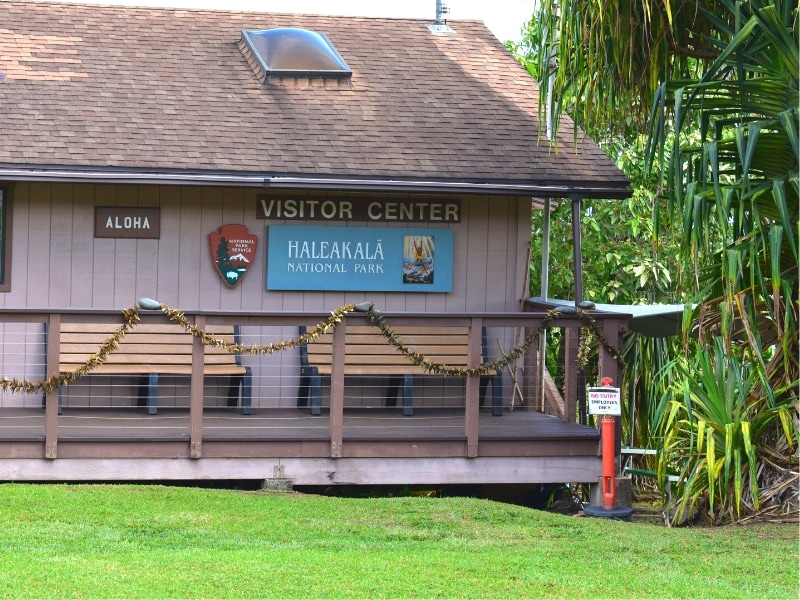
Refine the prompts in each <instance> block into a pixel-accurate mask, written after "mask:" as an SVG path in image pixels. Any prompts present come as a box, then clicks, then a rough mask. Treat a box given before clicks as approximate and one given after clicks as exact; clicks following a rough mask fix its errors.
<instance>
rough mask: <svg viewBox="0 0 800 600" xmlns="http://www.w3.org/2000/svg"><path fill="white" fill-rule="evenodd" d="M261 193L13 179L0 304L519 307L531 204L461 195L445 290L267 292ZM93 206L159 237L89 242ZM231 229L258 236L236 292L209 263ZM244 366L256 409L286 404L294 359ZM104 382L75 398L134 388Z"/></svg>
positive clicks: (429, 388) (431, 384)
mask: <svg viewBox="0 0 800 600" xmlns="http://www.w3.org/2000/svg"><path fill="white" fill-rule="evenodd" d="M259 193H261V190H257V189H234V188H213V187H200V186H185V187H177V186H134V185H120V186H117V185H111V184H97V185H89V184H27V183H21V184H19V185H17V186H15V190H14V214H13V219H14V220H13V225H12V226H13V228H14V231H13V238H12V239H13V244H14V249H13V252H12V257H13V260H14V263H13V265H12V289H11V291H10V292H8V293H3V294H0V306H4V307H7V308H75V309H86V308H95V309H106V310H122V309H125V308H127V307H129V306H131V305H133V304H134V303H135V302H136V300H138V299H139V298H142V297H149V298H154V299H156V300H158V301H160V302H163V303H165V304H167V305H168V306H170V307H173V308H177V309H180V310H183V311H185V312H191V311H193V310H197V309H202V310H225V311H237V310H244V311H253V310H256V311H258V310H260V311H264V312H280V311H324V312H327V311H331V310H334V309H336V308H338V307H340V306H342V305H344V304H347V303H350V302H362V301H365V300H368V301H371V302H374V303H375V305H376V307H377V308H378V309H379V310H382V311H384V312H404V311H409V312H412V311H420V312H423V311H424V312H462V311H477V312H482V311H491V312H495V311H506V310H509V311H517V310H519V307H520V304H519V300H520V296H521V294H522V293H523V292H522V290H523V289H524V282H525V277H526V274H527V262H526V257H527V247H528V241H529V235H530V234H529V227H530V225H529V223H530V218H529V214H530V200H529V199H524V198H519V199H517V198H505V197H491V198H485V197H475V196H465V197H463V198H462V199H461V203H462V215H463V216H462V221H461V222H460V223H455V224H452V225H451V228H452V229H453V232H454V257H453V266H454V282H453V291H452V292H451V293H447V294H443V293H436V294H425V293H409V294H403V293H398V292H390V293H383V292H370V293H364V292H358V291H353V292H297V291H292V292H274V291H267V290H265V281H266V255H267V231H268V226H269V225H270V224H272V223H273V222H272V221H264V220H260V219H257V218H256V210H255V205H256V200H257V196H258V194H259ZM95 206H131V207H136V206H139V207H142V206H147V207H158V208H159V209H160V219H161V223H160V226H161V236H160V239H157V240H148V239H114V238H94V209H95ZM231 223H239V224H242V225H245V226H246V227H247V228H248V230H249V231H250V232H251V233H253V234H255V235H257V236H258V238H259V242H258V248H257V253H256V259H255V261H254V262H253V264H252V265H251V268H250V270H249V271H248V273H247V275H246V277H245V278H244V279H243V281H242V282H241V283H240V284H239V285H238V286H236V287H235V288H233V289H231V288H228V287H227V286H225V285H224V283H223V282H222V281H221V279H220V277H219V275H218V274H217V272H216V270H215V268H214V266H213V264H212V257H211V252H210V248H209V237H208V236H209V234H210V233H211V232H213V231H216V230H217V229H218V228H219V227H220V226H222V225H226V224H231ZM295 224H297V223H295ZM309 224H311V223H309ZM365 225H366V223H363V222H353V223H346V222H345V223H337V226H365ZM389 226H392V227H402V226H403V225H402V224H393V225H389ZM420 227H422V228H424V227H427V226H426V225H421V226H420ZM430 227H431V228H432V229H435V226H430ZM296 335H297V332H296V329H295V328H292V327H284V328H271V329H270V328H264V329H262V330H261V331H259V332H257V333H256V334H255V335H254V336H252V338H253V339H250V340H248V342H249V343H258V344H264V343H269V342H272V341H279V340H281V339H288V338H292V337H295V336H296ZM501 335H503V334H501ZM503 339H504V343H505V344H507V347H510V346H511V345H512V341H513V339H512V338H508V337H507V336H506V337H504V338H503ZM496 345H497V344H496V342H495V338H494V337H492V339H491V343H490V346H491V347H492V349H491V354H492V355H495V354H496V353H497V348H496ZM245 360H246V361H247V364H249V365H251V366H252V367H253V376H254V385H258V386H260V388H259V390H258V391H256V390H254V406H256V407H258V406H260V405H262V403H267V404H268V405H269V406H293V405H294V403H295V399H296V393H297V376H298V358H297V353H296V352H286V353H279V354H278V355H273V356H271V357H246V359H245ZM0 363H2V361H0ZM2 366H3V365H2V364H0V367H2ZM117 383H119V382H117ZM110 385H111V383H110V382H108V383H106V382H104V381H102V380H98V381H97V382H96V385H93V386H82V387H81V388H78V387H76V388H74V390H72V393H73V394H75V395H76V402H79V403H80V402H87V403H89V404H91V405H95V404H97V403H103V402H107V401H108V396H109V394H110V393H111V391H114V392H115V393H116V392H119V393H127V394H132V393H133V391H134V390H133V387H132V382H129V383H127V384H125V386H123V387H126V390H122V389H114V390H112V388H111V387H109V386H110ZM442 385H444V384H442V383H441V382H436V381H433V380H431V381H426V382H424V383H423V382H421V385H420V387H419V390H418V393H419V397H420V399H424V398H426V397H428V396H430V397H431V398H439V397H440V396H441V395H442V392H441V387H442ZM184 387H185V384H184V382H176V383H175V384H174V385H172V384H170V383H169V382H166V381H165V388H164V393H165V395H169V394H172V395H175V396H178V397H181V396H182V395H183V394H185V393H186V392H185V390H184V389H183V388H184ZM347 393H348V394H349V396H348V399H347V401H348V402H354V403H356V404H358V403H364V402H366V403H368V402H373V401H374V400H371V399H370V398H369V397H367V396H368V394H369V393H370V392H364V391H358V392H354V391H352V390H349V389H348V390H347ZM381 393H383V391H381ZM352 394H355V395H352ZM458 395H460V393H459V394H458ZM78 396H82V397H81V398H78ZM439 401H441V400H439ZM459 401H460V400H459Z"/></svg>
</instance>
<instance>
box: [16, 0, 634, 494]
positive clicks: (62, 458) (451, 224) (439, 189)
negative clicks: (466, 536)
mask: <svg viewBox="0 0 800 600" xmlns="http://www.w3.org/2000/svg"><path fill="white" fill-rule="evenodd" d="M538 93H539V92H538V90H537V86H536V84H535V82H534V81H533V80H532V78H531V77H530V76H529V75H528V73H527V72H526V71H525V69H524V68H523V67H521V66H520V65H519V64H518V63H517V61H516V60H515V59H514V57H513V56H512V55H511V54H510V53H509V52H508V51H507V50H506V49H505V48H504V46H503V45H502V44H501V43H500V41H498V40H497V39H496V38H495V37H494V36H493V35H492V34H491V33H490V32H489V31H488V29H487V28H486V27H485V26H484V25H483V24H482V23H480V22H477V21H467V20H465V21H456V22H449V23H435V22H434V20H433V19H431V20H430V21H428V20H424V19H419V20H413V19H376V18H357V17H328V16H311V15H293V14H267V13H252V12H251V13H242V12H224V11H206V10H177V9H157V8H132V7H111V6H95V5H80V4H58V3H53V2H36V1H28V2H15V1H4V2H2V3H0V139H2V144H0V204H1V208H2V210H1V211H0V216H1V221H0V234H1V235H2V243H1V244H0V248H2V256H0V378H1V379H0V383H2V390H0V481H126V480H149V481H153V480H156V481H158V480H265V479H270V478H281V479H290V480H291V481H292V482H293V483H294V485H297V486H316V485H343V484H356V485H382V484H387V485H388V484H408V485H447V484H478V485H489V484H526V483H531V484H532V483H547V482H596V481H597V478H598V477H599V475H600V470H601V460H600V457H599V432H598V431H597V430H596V429H594V428H592V427H589V426H586V425H583V424H580V423H578V422H577V418H576V414H577V413H576V407H575V398H576V397H577V392H578V389H577V386H578V383H577V382H578V379H577V376H576V372H577V363H576V356H577V344H576V343H575V340H577V332H578V330H579V329H580V327H582V326H586V323H587V316H586V315H590V318H591V321H592V322H593V323H595V325H596V327H597V330H598V331H599V332H601V333H602V335H603V336H604V337H605V338H606V339H607V340H608V341H609V342H610V345H611V347H617V348H618V347H620V343H619V341H620V337H621V332H622V331H623V329H624V326H625V322H626V315H621V314H613V313H603V312H601V311H594V310H591V311H589V312H588V313H584V312H582V311H576V310H575V309H574V308H573V309H572V310H568V309H565V308H563V307H562V308H560V309H559V310H558V311H556V312H553V311H550V308H552V307H549V306H547V305H546V304H544V305H539V304H535V303H532V302H530V301H529V300H528V274H529V244H530V235H531V231H530V220H531V210H532V205H533V203H534V201H536V200H543V199H553V200H554V201H567V202H572V204H573V209H574V214H575V215H579V214H580V211H579V208H580V202H581V200H583V199H586V198H604V199H610V200H613V199H620V198H625V197H628V196H629V195H630V190H629V188H628V182H627V180H626V179H625V177H624V176H623V174H622V173H621V172H620V171H619V170H618V169H617V168H616V167H615V166H614V165H613V163H612V162H611V161H610V160H609V159H608V158H607V157H606V156H605V155H604V154H603V152H602V151H601V150H600V149H599V148H598V147H597V146H596V145H595V144H593V143H592V142H591V141H590V140H589V139H587V138H585V137H583V138H580V139H579V140H578V142H577V146H576V145H575V144H574V140H573V134H572V131H571V127H570V126H569V125H567V126H564V127H563V131H564V132H566V133H565V135H564V137H563V138H562V139H559V140H558V141H557V149H556V148H555V147H554V146H553V145H551V143H550V142H549V141H548V140H547V139H546V137H545V132H544V128H543V124H542V123H541V122H540V119H539V99H538ZM578 239H579V236H578ZM578 295H579V294H578ZM550 327H559V328H565V329H566V331H567V332H568V335H567V339H568V340H572V342H571V343H570V344H569V345H568V352H567V356H568V361H567V364H566V365H565V370H566V383H565V385H564V390H563V394H561V395H560V398H562V399H559V398H558V397H557V396H558V395H557V394H551V393H549V391H548V393H543V390H545V389H549V388H548V386H546V385H543V384H542V383H541V382H542V381H544V379H543V377H545V374H546V372H545V371H544V370H543V369H540V368H539V365H538V360H537V355H538V352H537V341H536V340H537V339H539V336H538V334H539V332H544V331H545V330H547V329H548V328H550ZM381 328H383V329H381ZM302 332H305V336H304V337H300V336H301V334H302ZM525 342H527V344H525ZM237 344H238V345H237ZM520 345H525V348H524V352H521V353H519V354H518V355H516V356H513V357H512V356H510V355H511V354H512V349H514V348H515V347H518V346H520ZM612 354H613V353H612V352H610V351H609V349H608V348H606V347H601V348H600V372H601V373H602V374H604V375H608V376H611V377H613V378H614V380H615V381H618V380H619V375H620V374H619V372H618V365H617V363H616V361H615V359H614V356H613V355H612ZM511 358H514V360H513V361H512V360H511ZM487 363H488V365H487ZM482 365H487V366H486V367H484V366H482ZM589 383H590V384H596V383H597V382H589Z"/></svg>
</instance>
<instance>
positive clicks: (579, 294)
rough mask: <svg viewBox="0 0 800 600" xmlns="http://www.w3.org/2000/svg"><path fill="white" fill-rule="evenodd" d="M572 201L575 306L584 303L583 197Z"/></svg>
mask: <svg viewBox="0 0 800 600" xmlns="http://www.w3.org/2000/svg"><path fill="white" fill-rule="evenodd" d="M570 200H571V201H572V262H573V264H574V275H575V306H578V305H579V304H580V303H581V302H583V258H582V253H581V197H580V196H570Z"/></svg>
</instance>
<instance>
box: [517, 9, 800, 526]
mask: <svg viewBox="0 0 800 600" xmlns="http://www.w3.org/2000/svg"><path fill="white" fill-rule="evenodd" d="M530 32H531V38H532V39H531V40H530V41H529V44H528V46H527V47H528V49H529V52H528V54H526V58H525V61H524V62H525V64H527V65H528V66H529V69H530V70H531V72H532V73H534V74H537V75H539V76H540V78H541V79H542V81H543V85H544V78H545V76H546V75H548V74H550V73H551V72H552V74H553V84H554V85H553V89H554V94H553V96H554V98H555V100H554V106H555V107H556V109H557V111H561V110H566V111H567V112H568V113H569V114H570V115H571V116H572V117H573V119H574V121H575V123H576V124H577V125H578V126H580V127H583V128H584V129H585V130H586V131H587V132H589V133H590V135H592V136H593V137H594V138H595V139H597V140H599V141H601V142H604V141H606V140H608V139H609V138H611V139H615V140H623V142H621V143H623V144H624V143H628V142H627V140H631V139H638V137H637V136H639V135H641V134H642V133H644V132H646V133H648V135H649V141H648V152H647V153H642V154H639V155H638V156H639V157H640V158H641V159H643V160H642V163H643V164H644V168H643V176H642V177H641V179H639V176H638V174H636V176H635V177H633V178H632V181H634V183H635V185H637V186H639V185H641V186H643V187H645V188H646V189H648V190H650V191H651V192H652V193H654V195H655V197H657V199H656V200H654V202H653V204H652V206H653V209H654V210H653V211H652V212H648V213H643V215H648V216H649V215H652V219H653V220H652V226H651V230H652V231H653V232H654V235H655V237H656V239H660V238H662V234H663V233H665V232H666V233H667V240H672V239H673V238H672V232H673V231H675V230H678V231H679V233H680V239H679V243H678V244H677V246H676V248H677V250H678V252H677V253H676V256H677V258H678V261H677V264H676V265H674V267H675V268H674V270H673V269H669V268H668V269H667V270H668V271H669V272H671V273H673V274H674V277H672V278H671V282H670V283H673V284H674V287H673V288H672V294H673V296H674V297H675V298H676V299H680V300H686V301H691V302H693V303H696V304H697V310H696V311H695V313H694V314H693V315H692V318H691V319H687V320H686V327H685V331H684V337H683V340H682V343H681V345H676V344H672V345H670V344H669V343H665V344H661V345H660V347H657V345H656V344H652V347H651V348H650V349H649V350H646V351H645V352H642V350H643V349H644V348H645V347H644V346H642V345H641V344H639V343H638V342H630V340H629V344H628V347H627V348H626V356H627V357H629V359H630V358H631V357H633V358H634V359H635V361H631V360H629V361H628V362H629V373H628V374H627V377H628V380H629V382H630V381H631V380H637V381H639V382H642V383H644V384H645V385H644V388H642V391H643V392H644V393H645V394H646V395H644V396H642V397H639V396H634V395H632V396H631V400H630V401H631V402H635V403H639V402H643V403H642V404H641V405H640V406H639V408H640V410H639V411H638V414H639V415H640V419H639V421H638V422H636V423H632V424H631V427H633V428H634V429H637V430H638V431H639V433H640V434H643V435H645V436H646V437H647V439H641V438H640V440H639V443H642V442H644V443H648V444H651V445H652V446H653V447H657V448H660V449H661V450H662V452H661V453H660V455H659V459H658V460H659V465H658V467H659V471H660V472H661V473H662V475H663V474H664V473H666V472H667V470H675V471H677V472H678V473H680V474H682V475H683V478H682V480H681V482H680V483H679V485H678V493H679V497H680V500H681V503H682V508H683V509H684V511H678V512H679V513H680V514H683V513H685V512H687V511H689V510H691V509H695V508H696V509H701V510H703V511H704V512H705V513H706V514H707V515H708V516H709V518H710V519H712V520H718V519H721V518H723V517H731V518H738V517H739V516H740V515H742V514H743V512H750V511H755V510H759V508H763V506H764V502H763V500H764V499H765V497H769V498H770V502H771V504H772V507H773V508H774V507H775V506H781V507H782V508H784V509H785V510H792V509H793V510H796V509H797V499H796V494H794V489H796V482H797V475H796V472H797V431H798V378H799V376H800V368H798V330H797V322H798V269H797V264H798V250H797V246H798V235H797V234H798V160H799V158H800V153H799V152H798V130H800V125H798V122H799V121H798V43H799V42H800V37H799V36H798V8H797V2H796V1H791V0H742V1H739V2H736V1H731V0H705V1H698V0H667V1H666V2H664V3H661V4H652V3H649V2H646V1H644V0H640V1H636V0H630V1H625V2H618V3H596V2H590V1H588V0H586V1H580V0H579V1H578V2H574V1H567V0H549V1H544V2H542V4H541V7H540V10H539V11H538V12H537V13H536V15H534V18H533V19H532V21H531V27H530ZM621 106H622V107H625V110H622V111H621V110H619V107H621ZM543 110H544V104H543ZM645 116H649V119H647V120H645V118H644V117H645ZM645 123H646V126H645ZM619 143H620V142H617V145H619ZM605 147H606V149H607V150H609V148H614V147H615V145H614V144H611V145H610V144H608V143H607V142H606V143H605ZM609 154H610V155H611V156H612V157H614V158H616V157H617V154H616V153H615V152H614V151H611V152H610V153H609ZM623 168H625V167H624V165H623ZM625 170H626V172H628V169H627V168H625ZM651 177H656V178H657V179H656V182H655V185H654V184H653V182H652V180H650V179H649V178H651ZM608 239H609V240H613V243H612V244H608V245H607V246H606V248H607V249H606V252H608V253H613V249H615V248H617V247H618V246H621V247H622V248H625V245H624V244H620V243H619V240H618V239H617V238H615V237H609V238H608ZM651 247H652V245H651ZM642 248H643V249H644V248H647V247H646V246H644V245H643V246H642ZM654 256H655V255H654V254H653V253H652V250H651V249H649V248H648V249H644V250H643V254H642V256H640V257H639V258H638V260H634V261H632V262H631V263H630V264H632V265H637V267H636V268H637V269H638V272H641V273H645V272H654V273H657V272H658V266H657V265H658V263H657V262H653V259H654ZM648 261H650V262H649V263H648ZM597 264H598V265H600V268H601V269H602V265H603V262H602V260H600V261H599V262H598V263H597ZM643 264H653V265H654V266H655V269H656V270H655V271H652V270H650V271H648V270H647V268H645V269H644V270H642V265H643ZM662 264H663V262H662ZM594 267H595V263H592V270H594ZM584 285H585V287H587V284H586V283H585V284H584ZM594 285H595V286H596V287H594V288H593V290H594V293H595V294H596V295H602V294H603V293H604V292H605V291H607V290H606V287H605V286H607V285H608V284H607V282H604V283H601V284H600V285H601V286H603V287H598V284H596V283H595V284H594ZM657 291H663V289H662V288H658V290H657ZM585 295H586V294H585ZM648 299H651V300H660V299H661V298H658V297H656V296H655V295H650V296H649V298H648ZM632 365H633V366H635V368H637V369H641V368H645V369H646V371H644V372H638V373H635V375H634V374H633V372H631V371H630V367H631V366H632ZM648 365H649V366H648ZM643 373H644V376H643ZM712 374H713V376H712ZM645 379H646V380H647V381H645ZM628 389H632V388H630V387H629V388H628ZM723 408H724V410H721V409H723ZM700 441H702V442H703V443H702V444H701V443H699V442H700ZM787 484H788V485H787ZM663 485H664V480H663V478H662V486H663ZM777 489H780V490H783V492H784V493H774V490H777ZM743 490H750V493H744V492H743Z"/></svg>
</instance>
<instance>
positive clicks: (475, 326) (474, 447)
mask: <svg viewBox="0 0 800 600" xmlns="http://www.w3.org/2000/svg"><path fill="white" fill-rule="evenodd" d="M482 328H483V319H481V318H479V317H476V318H473V319H472V323H471V325H470V329H469V351H468V359H467V360H468V366H469V368H471V369H474V368H476V367H478V366H480V364H481V329H482ZM480 381H481V379H480V377H467V383H466V398H465V404H466V415H465V418H464V429H465V430H466V431H465V435H466V436H467V457H468V458H475V457H476V456H478V419H479V417H480V405H479V403H480Z"/></svg>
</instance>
